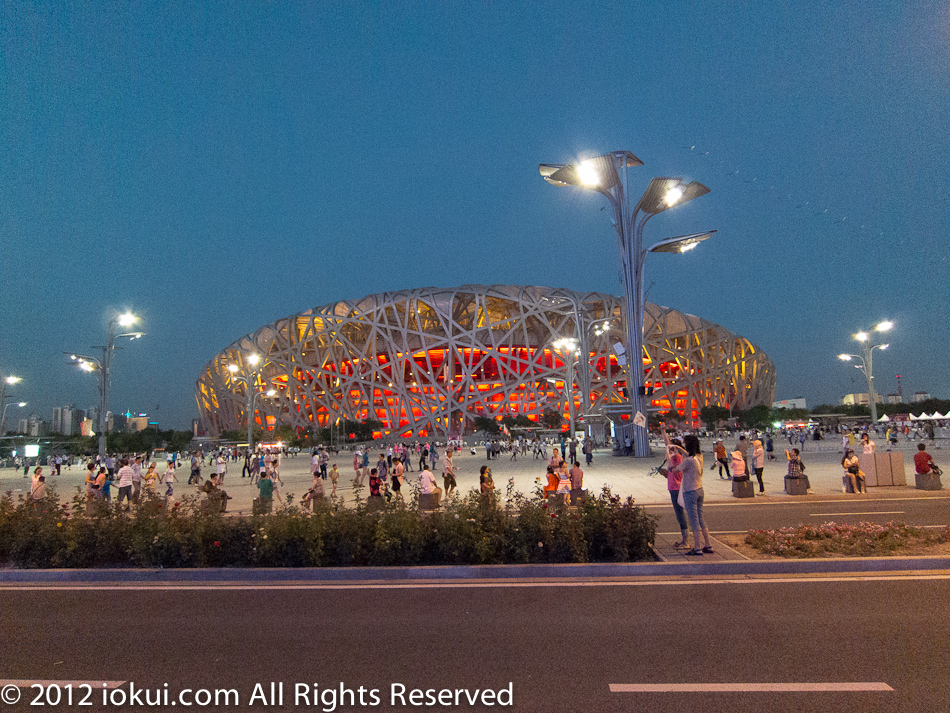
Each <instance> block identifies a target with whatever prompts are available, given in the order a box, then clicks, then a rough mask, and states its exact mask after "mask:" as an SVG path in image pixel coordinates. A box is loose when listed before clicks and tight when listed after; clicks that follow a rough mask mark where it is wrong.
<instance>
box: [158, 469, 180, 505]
mask: <svg viewBox="0 0 950 713" xmlns="http://www.w3.org/2000/svg"><path fill="white" fill-rule="evenodd" d="M162 480H164V481H165V497H166V498H168V499H170V500H173V499H174V497H175V490H174V488H173V486H172V483H174V482H176V481H177V480H178V478H176V477H175V461H172V460H170V461H168V465H166V466H165V472H164V473H163V476H162Z"/></svg>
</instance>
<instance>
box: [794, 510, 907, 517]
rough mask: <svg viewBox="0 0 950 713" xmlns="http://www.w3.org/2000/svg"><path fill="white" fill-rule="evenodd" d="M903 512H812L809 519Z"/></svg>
mask: <svg viewBox="0 0 950 713" xmlns="http://www.w3.org/2000/svg"><path fill="white" fill-rule="evenodd" d="M903 514H904V511H903V510H868V511H867V512H810V513H808V517H827V516H828V515H903Z"/></svg>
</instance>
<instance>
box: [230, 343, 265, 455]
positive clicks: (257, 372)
mask: <svg viewBox="0 0 950 713" xmlns="http://www.w3.org/2000/svg"><path fill="white" fill-rule="evenodd" d="M244 361H245V363H246V364H248V365H250V366H251V367H252V368H251V369H248V368H247V367H245V368H244V369H243V370H242V368H241V367H240V366H238V365H237V364H228V371H229V372H230V373H231V381H237V382H240V383H243V384H244V391H245V394H246V396H247V401H246V404H245V410H246V415H247V448H248V450H249V451H253V450H254V431H253V429H254V409H255V402H256V401H257V395H258V393H259V391H260V386H259V384H260V380H261V370H262V369H263V368H264V363H263V361H262V360H261V357H260V355H259V354H248V355H247V357H246V358H245V360H244ZM238 372H243V374H241V375H239V374H238ZM276 394H277V391H276V390H275V389H269V390H268V391H267V392H266V393H265V396H274V395H276Z"/></svg>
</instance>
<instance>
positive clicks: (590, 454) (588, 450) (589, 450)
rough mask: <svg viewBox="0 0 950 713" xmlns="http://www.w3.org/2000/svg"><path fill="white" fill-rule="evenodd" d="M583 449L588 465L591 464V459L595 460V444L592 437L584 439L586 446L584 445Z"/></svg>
mask: <svg viewBox="0 0 950 713" xmlns="http://www.w3.org/2000/svg"><path fill="white" fill-rule="evenodd" d="M581 450H582V451H583V453H584V460H585V461H586V465H588V466H589V465H590V464H591V461H593V460H594V446H593V445H592V444H591V442H590V438H585V439H584V446H583V447H582V449H581Z"/></svg>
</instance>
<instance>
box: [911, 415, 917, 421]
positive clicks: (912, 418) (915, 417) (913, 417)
mask: <svg viewBox="0 0 950 713" xmlns="http://www.w3.org/2000/svg"><path fill="white" fill-rule="evenodd" d="M910 420H911V421H918V420H919V419H918V417H917V416H915V415H914V414H911V415H910Z"/></svg>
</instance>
